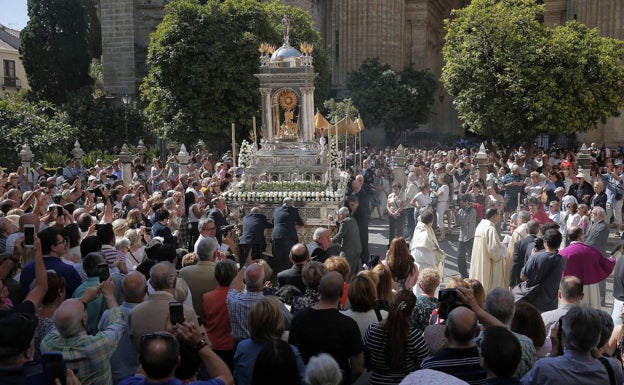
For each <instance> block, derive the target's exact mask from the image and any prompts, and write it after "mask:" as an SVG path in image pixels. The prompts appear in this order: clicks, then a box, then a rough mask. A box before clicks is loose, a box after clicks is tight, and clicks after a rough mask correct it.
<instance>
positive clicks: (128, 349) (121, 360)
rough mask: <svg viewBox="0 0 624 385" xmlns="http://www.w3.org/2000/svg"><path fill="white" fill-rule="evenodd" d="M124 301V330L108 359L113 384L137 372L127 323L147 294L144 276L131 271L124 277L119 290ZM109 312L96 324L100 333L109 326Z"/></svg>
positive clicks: (135, 352)
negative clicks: (132, 311)
mask: <svg viewBox="0 0 624 385" xmlns="http://www.w3.org/2000/svg"><path fill="white" fill-rule="evenodd" d="M121 290H122V292H123V295H124V301H123V303H122V304H121V306H120V307H121V311H122V312H123V315H124V319H125V320H126V321H125V329H124V333H123V337H122V338H121V340H120V341H119V344H118V345H117V349H115V352H114V353H113V356H112V357H111V359H110V366H111V371H112V376H113V384H117V383H119V381H121V380H123V379H124V378H127V377H131V376H133V375H134V374H135V373H136V370H137V360H136V357H137V351H136V349H135V348H134V345H133V344H132V340H131V339H130V324H129V323H128V321H127V320H128V314H129V313H130V310H132V309H133V308H134V307H135V306H137V305H138V304H140V303H141V302H143V299H144V298H145V293H146V292H147V281H146V280H145V276H144V275H143V274H141V273H139V272H138V271H133V272H131V273H129V274H128V275H127V276H126V277H124V279H123V281H122V288H121ZM109 313H110V311H109V310H106V311H105V312H104V314H102V318H101V319H100V322H99V324H98V329H99V330H100V331H103V330H106V328H107V327H108V326H109V325H110V324H111V318H110V314H109Z"/></svg>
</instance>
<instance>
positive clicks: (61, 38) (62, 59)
mask: <svg viewBox="0 0 624 385" xmlns="http://www.w3.org/2000/svg"><path fill="white" fill-rule="evenodd" d="M88 6H91V7H94V5H93V2H92V1H86V2H83V1H82V0H28V16H29V18H30V20H29V21H28V24H27V25H26V27H25V28H24V30H23V31H22V32H21V35H20V37H21V46H20V55H21V59H22V62H23V63H24V69H25V70H26V76H27V78H28V84H29V85H30V87H31V90H30V92H29V94H30V97H31V100H40V99H42V100H47V101H49V102H51V103H54V104H57V105H58V104H62V103H64V102H65V101H66V100H67V97H68V95H69V94H70V93H71V92H73V91H76V90H78V89H80V88H82V87H83V86H85V85H88V84H91V83H92V81H91V78H90V77H89V62H90V60H91V59H90V57H89V53H90V52H92V53H93V54H98V51H97V50H96V49H94V48H93V47H92V46H93V44H91V45H90V44H89V42H90V36H89V33H90V31H91V32H93V29H94V28H95V29H98V31H99V26H96V25H95V23H94V22H93V21H91V22H89V23H88V22H87V19H89V20H92V19H93V17H87V16H86V15H87V14H89V15H92V14H94V12H93V10H89V12H87V8H88ZM98 33H99V32H98ZM100 51H101V49H100Z"/></svg>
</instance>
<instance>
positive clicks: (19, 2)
mask: <svg viewBox="0 0 624 385" xmlns="http://www.w3.org/2000/svg"><path fill="white" fill-rule="evenodd" d="M26 22H28V10H27V8H26V0H0V24H2V25H5V26H7V27H9V28H12V29H17V30H20V31H21V30H22V29H24V27H25V26H26Z"/></svg>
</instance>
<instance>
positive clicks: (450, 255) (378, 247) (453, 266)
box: [368, 217, 621, 314]
mask: <svg viewBox="0 0 624 385" xmlns="http://www.w3.org/2000/svg"><path fill="white" fill-rule="evenodd" d="M368 229H369V233H368V237H369V245H368V247H369V251H370V253H371V254H375V255H379V257H380V258H381V259H383V258H385V255H386V251H387V250H388V243H389V241H388V219H387V217H386V218H384V219H382V220H380V219H377V218H373V219H371V220H370V222H369V226H368ZM458 235H459V228H453V229H451V230H450V231H447V233H446V241H444V242H440V247H441V248H442V249H443V250H444V252H446V254H447V256H446V264H445V265H444V278H443V279H442V282H443V284H444V282H445V281H446V278H448V277H452V276H457V277H459V272H458V271H457V237H458ZM620 242H621V241H620V239H619V238H616V237H615V236H614V235H613V234H611V235H610V236H609V243H608V246H607V251H609V252H610V251H611V250H613V249H614V248H615V247H616V246H617V245H618V243H620ZM467 263H468V269H470V260H468V261H467ZM612 292H613V276H610V277H609V278H608V279H607V295H606V301H605V302H606V306H605V307H603V310H604V311H606V312H608V313H609V314H611V310H612V306H613V296H612Z"/></svg>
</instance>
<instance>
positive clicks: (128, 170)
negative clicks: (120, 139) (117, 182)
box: [119, 143, 132, 186]
mask: <svg viewBox="0 0 624 385" xmlns="http://www.w3.org/2000/svg"><path fill="white" fill-rule="evenodd" d="M119 161H120V162H121V179H122V180H123V182H124V184H125V185H126V186H128V185H130V184H131V183H132V153H130V150H129V149H128V145H127V144H126V143H124V144H123V146H121V151H120V152H119Z"/></svg>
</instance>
